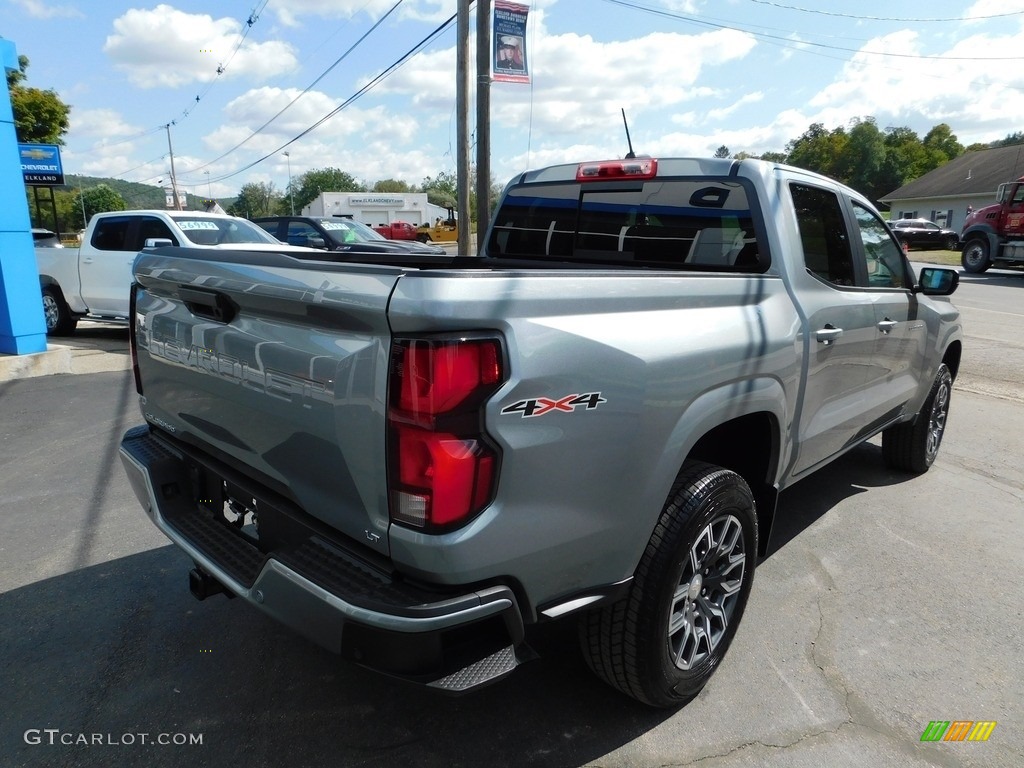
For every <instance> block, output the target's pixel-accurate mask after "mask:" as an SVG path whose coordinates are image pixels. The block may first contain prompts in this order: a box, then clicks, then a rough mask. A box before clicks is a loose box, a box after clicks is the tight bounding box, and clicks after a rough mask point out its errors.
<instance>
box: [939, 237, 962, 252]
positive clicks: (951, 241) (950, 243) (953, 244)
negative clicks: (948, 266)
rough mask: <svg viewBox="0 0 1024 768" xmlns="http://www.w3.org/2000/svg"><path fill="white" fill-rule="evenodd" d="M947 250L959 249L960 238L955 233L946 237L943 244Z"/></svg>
mask: <svg viewBox="0 0 1024 768" xmlns="http://www.w3.org/2000/svg"><path fill="white" fill-rule="evenodd" d="M943 247H944V248H945V249H946V250H947V251H957V250H959V249H960V238H959V237H957V236H956V235H950V236H949V237H947V238H946V243H945V245H944V246H943Z"/></svg>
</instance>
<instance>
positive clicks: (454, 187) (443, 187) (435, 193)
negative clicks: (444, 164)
mask: <svg viewBox="0 0 1024 768" xmlns="http://www.w3.org/2000/svg"><path fill="white" fill-rule="evenodd" d="M457 182H458V179H457V177H456V176H455V174H454V173H446V172H445V171H441V172H440V173H438V174H437V176H435V177H434V178H430V177H429V176H427V177H426V178H424V179H423V183H422V184H420V188H421V189H422V190H423V191H424V192H426V193H427V201H428V202H430V203H431V204H433V205H440V206H441V207H442V208H454V207H455V206H456V205H457V204H458V203H457V201H458V199H459V191H458V183H457ZM471 189H472V187H471Z"/></svg>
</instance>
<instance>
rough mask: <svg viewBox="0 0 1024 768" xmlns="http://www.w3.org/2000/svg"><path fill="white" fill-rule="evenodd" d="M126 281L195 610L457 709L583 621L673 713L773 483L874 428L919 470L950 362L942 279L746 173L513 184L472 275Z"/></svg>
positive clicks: (894, 453)
mask: <svg viewBox="0 0 1024 768" xmlns="http://www.w3.org/2000/svg"><path fill="white" fill-rule="evenodd" d="M135 278H136V285H135V288H134V293H133V306H132V311H131V323H130V327H131V334H132V349H133V353H134V364H135V380H136V386H137V388H138V392H139V395H140V402H141V409H142V414H143V416H144V417H145V421H146V423H145V425H143V426H140V427H137V428H135V429H132V430H131V431H129V432H128V433H127V434H126V435H125V436H124V439H123V442H122V447H121V456H122V459H123V462H124V466H125V468H126V469H127V472H128V476H129V478H130V480H131V483H132V486H133V488H134V490H135V492H136V494H137V495H138V497H139V500H140V501H141V502H142V505H143V507H145V509H146V511H147V512H148V514H149V515H150V517H151V518H152V519H153V522H154V523H155V524H156V525H157V526H158V527H159V528H160V530H161V531H163V532H164V533H165V534H166V535H167V536H168V537H169V538H170V539H171V540H172V541H174V542H175V543H176V544H177V545H178V546H180V547H181V548H182V549H183V550H184V551H185V552H187V553H188V555H189V556H191V558H192V559H193V560H194V561H195V568H194V569H193V570H192V571H191V573H190V585H191V589H192V592H193V593H194V594H195V595H196V596H197V597H198V598H200V599H202V598H204V597H206V596H208V595H211V594H216V593H218V592H226V593H229V594H230V595H237V596H240V597H242V598H244V599H245V600H246V601H248V602H250V603H252V604H253V605H255V606H257V607H258V608H260V609H262V610H263V611H266V612H267V613H268V614H270V615H271V616H273V617H275V618H277V619H279V620H280V621H282V622H284V623H285V624H287V625H289V626H291V627H293V628H295V629H296V630H298V631H299V632H301V633H303V634H305V635H306V636H308V637H310V638H312V639H313V640H315V641H316V642H318V643H320V644H321V645H323V646H325V647H327V648H329V649H332V650H334V651H336V652H339V653H340V654H342V655H343V656H344V657H345V658H347V659H351V660H353V661H355V662H357V663H359V664H362V665H365V666H367V667H370V668H373V669H376V670H380V671H382V672H385V673H388V674H391V675H394V676H398V677H401V678H404V679H407V680H413V681H417V682H421V683H424V684H426V685H430V686H433V687H435V688H438V689H442V690H445V691H449V692H457V691H464V690H469V689H472V688H474V687H476V686H479V685H482V684H484V683H487V682H490V681H493V680H495V679H498V678H500V677H502V676H504V675H505V674H507V673H509V672H510V671H512V669H513V668H514V667H515V666H516V665H517V664H519V663H520V662H522V661H524V660H525V659H527V658H529V657H530V655H531V651H530V649H529V647H528V646H527V643H526V637H527V630H528V629H529V628H530V626H531V625H534V624H537V623H539V622H544V621H550V620H556V619H562V618H564V617H568V616H570V615H573V616H574V619H575V620H577V621H578V625H579V634H580V640H581V645H582V649H583V653H584V655H585V657H586V659H587V661H588V663H589V664H590V666H591V667H592V669H593V670H594V672H596V673H597V674H598V675H599V676H600V677H601V678H603V679H604V680H605V681H607V682H608V683H609V684H610V685H612V686H614V687H616V688H617V689H619V690H621V691H622V692H624V693H626V694H628V695H630V696H633V697H635V698H636V699H639V700H640V701H643V702H646V703H648V704H651V705H655V706H668V707H670V706H677V705H679V704H681V703H684V702H686V701H687V700H689V699H690V698H692V697H693V696H694V695H695V694H696V693H697V692H698V691H699V690H700V689H701V687H702V686H704V684H705V683H706V682H707V681H708V679H709V678H710V676H711V675H712V673H713V672H714V670H715V669H716V667H717V666H718V664H719V662H720V661H721V660H722V658H723V655H724V654H725V652H726V649H727V648H728V646H729V643H730V641H731V640H732V638H733V636H734V634H735V632H736V628H737V626H738V625H739V622H740V618H741V616H742V614H743V609H744V606H745V604H746V602H747V598H748V596H749V594H750V589H751V584H752V580H753V576H754V568H755V565H756V562H757V559H758V557H759V555H761V554H763V553H764V551H765V549H766V547H767V545H768V541H769V535H770V532H771V528H772V522H773V520H774V518H775V516H776V499H777V496H778V494H779V492H780V491H781V490H782V489H784V488H786V487H788V486H790V485H792V484H793V483H795V482H796V481H798V480H800V479H801V478H803V477H805V476H807V475H808V474H810V473H811V472H813V471H814V470H815V469H817V468H819V467H821V466H822V465H824V464H825V463H827V462H829V461H831V460H832V459H834V458H836V457H837V456H840V455H841V454H843V453H844V452H845V451H847V450H848V449H850V448H851V447H853V446H855V445H858V444H859V443H861V442H863V441H865V440H867V439H869V438H871V437H872V436H874V435H877V434H879V433H881V441H882V452H881V453H882V457H883V459H884V460H885V462H886V463H887V464H888V465H889V466H891V467H893V468H895V469H897V470H901V471H907V472H913V473H920V472H924V471H925V470H927V469H928V467H929V466H930V465H931V464H932V462H933V461H934V459H935V456H936V453H937V451H938V449H939V443H940V441H941V440H942V436H943V430H944V427H945V423H946V416H947V413H948V410H949V399H950V391H951V386H952V381H953V378H954V377H955V376H956V373H957V369H958V367H959V363H960V356H961V344H962V341H961V324H960V316H959V313H958V312H957V310H956V309H955V308H954V306H953V305H952V304H951V303H950V301H949V300H948V299H947V298H944V297H946V296H948V295H949V294H951V293H952V292H953V290H954V289H955V288H956V285H957V275H956V273H955V272H953V271H951V270H943V269H933V268H927V269H923V270H921V274H920V278H919V279H917V278H915V275H914V273H913V271H912V269H911V266H910V264H909V263H908V262H907V260H906V258H905V256H904V254H903V251H902V249H901V248H900V245H899V243H898V241H897V240H896V239H894V237H893V235H892V233H891V232H890V231H889V230H888V229H887V227H886V225H885V224H884V223H883V221H882V220H881V219H880V218H879V216H878V215H877V213H876V212H875V210H874V209H873V208H872V207H871V205H870V204H869V202H868V201H867V200H865V199H864V198H863V197H862V196H861V195H859V194H857V193H856V192H854V191H852V190H850V189H847V188H845V187H843V186H841V185H839V184H837V183H836V182H834V181H831V180H829V179H827V178H824V177H822V176H818V175H815V174H811V173H807V172H804V171H801V170H798V169H795V168H790V167H785V166H780V165H774V164H770V163H764V162H760V161H751V160H743V161H730V160H711V159H707V160H701V159H652V158H641V159H629V160H616V161H607V162H595V163H582V164H575V165H562V166H557V167H551V168H546V169H543V170H538V171H531V172H528V173H524V174H522V175H521V176H518V177H516V178H515V179H513V180H512V181H511V182H510V183H509V185H508V186H507V187H506V189H505V191H504V194H503V196H502V199H501V201H500V203H499V205H498V208H497V210H496V213H495V216H494V218H493V221H492V222H491V224H490V228H489V230H488V232H487V234H486V237H485V239H484V241H483V244H482V247H481V250H480V253H479V255H478V256H472V257H469V256H445V257H441V256H438V257H405V258H404V260H394V261H390V262H389V263H387V264H382V263H373V264H351V263H349V264H336V263H326V262H313V261H308V260H301V259H297V258H293V257H292V256H290V255H289V254H288V251H287V247H286V246H282V248H281V250H280V253H265V252H264V253H251V252H246V251H241V250H240V251H237V252H233V251H217V252H213V251H209V250H207V251H200V250H193V249H186V248H180V249H158V250H157V251H155V252H145V253H142V254H140V255H139V257H138V259H137V260H136V262H135Z"/></svg>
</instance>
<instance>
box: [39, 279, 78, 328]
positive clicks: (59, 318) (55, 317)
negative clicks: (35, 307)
mask: <svg viewBox="0 0 1024 768" xmlns="http://www.w3.org/2000/svg"><path fill="white" fill-rule="evenodd" d="M43 319H44V320H45V321H46V334H47V335H48V336H70V335H71V334H72V333H74V332H75V326H77V325H78V319H77V318H76V317H75V316H74V315H72V314H71V309H70V308H69V307H68V303H67V302H66V301H64V295H63V294H62V293H61V292H60V288H57V287H55V286H52V285H48V286H46V287H45V288H43Z"/></svg>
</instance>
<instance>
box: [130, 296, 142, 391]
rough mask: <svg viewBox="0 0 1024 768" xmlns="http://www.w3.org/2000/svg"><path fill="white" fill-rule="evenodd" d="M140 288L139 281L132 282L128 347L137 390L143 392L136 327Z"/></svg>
mask: <svg viewBox="0 0 1024 768" xmlns="http://www.w3.org/2000/svg"><path fill="white" fill-rule="evenodd" d="M138 290H139V284H138V283H132V287H131V293H130V294H129V297H128V347H129V349H131V354H132V375H134V376H135V391H136V392H138V393H139V394H140V395H141V394H142V376H141V374H140V373H139V350H138V348H137V346H136V345H137V343H138V339H137V333H138V332H137V331H136V329H135V323H136V322H137V320H136V319H135V294H136V293H137V292H138Z"/></svg>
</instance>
